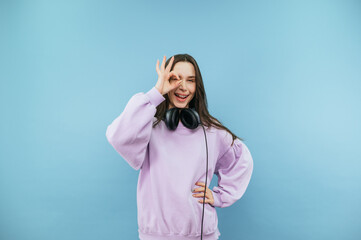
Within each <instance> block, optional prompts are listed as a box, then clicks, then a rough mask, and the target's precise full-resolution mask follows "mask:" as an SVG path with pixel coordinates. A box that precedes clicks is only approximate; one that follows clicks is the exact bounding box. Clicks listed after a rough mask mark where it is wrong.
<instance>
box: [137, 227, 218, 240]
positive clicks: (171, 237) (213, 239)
mask: <svg viewBox="0 0 361 240" xmlns="http://www.w3.org/2000/svg"><path fill="white" fill-rule="evenodd" d="M138 232H139V239H140V240H199V239H201V235H198V236H186V235H176V234H168V235H160V234H157V233H146V232H142V231H141V230H140V229H138ZM220 235H221V233H220V232H219V230H218V228H217V229H216V231H214V232H213V233H208V234H207V235H206V234H204V233H203V239H204V240H217V239H218V237H219V236H220Z"/></svg>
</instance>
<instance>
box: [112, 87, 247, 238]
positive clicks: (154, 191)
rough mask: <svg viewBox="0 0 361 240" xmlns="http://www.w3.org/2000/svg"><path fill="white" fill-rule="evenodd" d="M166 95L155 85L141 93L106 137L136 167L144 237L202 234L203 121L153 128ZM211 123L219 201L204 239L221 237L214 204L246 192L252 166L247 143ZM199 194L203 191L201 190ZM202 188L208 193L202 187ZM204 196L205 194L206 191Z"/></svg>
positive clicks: (207, 215)
mask: <svg viewBox="0 0 361 240" xmlns="http://www.w3.org/2000/svg"><path fill="white" fill-rule="evenodd" d="M164 100H165V98H164V97H163V96H162V94H161V93H159V92H158V90H157V89H156V88H155V87H153V88H152V89H151V90H149V91H148V92H147V93H137V94H135V95H133V96H132V97H131V99H130V100H129V101H128V103H127V105H126V107H125V109H124V110H123V112H122V113H121V114H120V115H119V116H118V117H117V118H116V119H115V120H114V121H113V122H112V123H111V124H110V125H109V126H108V127H107V130H106V137H107V139H108V141H109V143H110V144H111V145H112V146H113V147H114V149H115V150H116V151H117V152H118V153H119V154H120V155H121V156H122V157H123V158H124V160H125V161H127V162H128V164H129V165H130V166H131V167H132V168H134V169H135V170H139V169H140V172H139V177H138V186H137V207H138V227H139V229H138V232H139V238H140V239H141V240H170V239H171V240H187V239H197V240H198V239H200V235H201V222H202V209H203V205H202V204H203V203H200V202H198V200H200V199H203V197H193V196H192V194H193V193H192V190H193V189H195V188H199V187H201V186H198V185H195V183H196V182H203V183H205V177H206V172H205V169H206V161H207V155H206V145H205V138H204V132H203V129H202V126H198V127H197V128H196V129H193V130H192V129H188V128H186V127H185V126H184V125H183V124H182V122H179V124H178V127H177V129H176V130H175V131H170V130H168V128H167V127H166V125H165V123H164V121H161V122H160V123H159V124H158V125H157V126H155V127H154V128H153V127H152V124H153V122H154V121H155V120H156V118H155V117H154V115H155V113H156V107H157V106H158V105H159V104H160V103H161V102H163V101H164ZM205 129H206V134H207V142H208V176H207V177H208V179H207V187H209V183H210V182H211V180H212V177H213V174H216V175H217V176H218V186H215V187H213V189H212V190H213V198H214V205H213V206H212V205H211V204H209V203H206V204H205V206H204V220H203V221H204V223H203V224H204V225H203V239H205V240H215V239H218V237H219V235H220V232H219V230H218V217H217V212H216V208H215V207H219V208H224V207H228V206H230V205H232V204H233V203H234V202H236V201H237V200H238V199H240V198H241V197H242V195H243V194H244V192H245V191H246V188H247V186H248V183H249V181H250V178H251V175H252V171H253V160H252V156H251V153H250V151H249V150H248V148H247V146H246V145H245V144H244V143H243V142H242V141H241V140H239V139H238V138H237V139H236V140H235V141H234V143H233V145H232V146H231V143H232V136H231V134H229V133H228V132H227V131H225V130H221V129H216V128H214V127H210V128H207V127H205ZM197 193H198V194H200V193H201V192H197ZM202 194H203V193H202ZM202 196H203V195H202Z"/></svg>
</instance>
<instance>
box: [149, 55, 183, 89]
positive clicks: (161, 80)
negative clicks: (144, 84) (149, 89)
mask: <svg viewBox="0 0 361 240" xmlns="http://www.w3.org/2000/svg"><path fill="white" fill-rule="evenodd" d="M165 59H166V57H165V56H164V57H163V62H162V65H161V67H160V69H159V60H158V59H157V65H156V70H157V73H158V82H157V84H156V85H155V88H156V89H157V90H158V91H159V92H160V94H162V95H164V94H167V93H168V92H170V91H172V90H173V89H175V88H176V87H178V86H179V85H180V83H181V82H182V80H180V79H179V77H178V75H177V74H175V73H174V72H173V71H171V72H169V70H170V68H171V67H172V64H173V61H174V56H173V57H172V58H171V60H170V61H169V63H168V65H167V68H165V62H166V60H165ZM172 77H175V78H176V79H177V80H178V81H171V82H172V83H171V82H170V81H169V79H170V78H172Z"/></svg>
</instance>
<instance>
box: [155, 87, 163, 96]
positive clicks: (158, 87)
mask: <svg viewBox="0 0 361 240" xmlns="http://www.w3.org/2000/svg"><path fill="white" fill-rule="evenodd" d="M155 88H156V89H157V90H158V92H159V93H160V94H162V95H163V93H162V91H161V90H159V87H157V86H155Z"/></svg>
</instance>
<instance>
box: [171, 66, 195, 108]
mask: <svg viewBox="0 0 361 240" xmlns="http://www.w3.org/2000/svg"><path fill="white" fill-rule="evenodd" d="M173 71H174V73H175V74H177V75H178V77H179V79H180V80H182V83H181V84H180V85H179V87H177V88H175V89H174V90H172V91H170V92H169V93H168V98H169V108H173V107H178V108H188V107H189V102H190V101H191V100H192V99H193V97H194V95H195V92H196V73H195V70H194V66H193V64H191V63H189V62H177V63H176V64H175V65H174V67H173ZM170 81H176V78H175V77H172V78H171V80H170ZM184 96H186V98H182V97H184ZM169 108H168V109H169Z"/></svg>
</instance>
